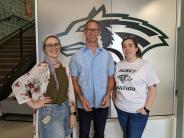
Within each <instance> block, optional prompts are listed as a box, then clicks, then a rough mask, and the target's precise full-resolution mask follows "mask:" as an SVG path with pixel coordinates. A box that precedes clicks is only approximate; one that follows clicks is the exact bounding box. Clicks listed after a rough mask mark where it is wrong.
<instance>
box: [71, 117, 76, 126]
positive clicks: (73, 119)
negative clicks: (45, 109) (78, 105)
mask: <svg viewBox="0 0 184 138" xmlns="http://www.w3.org/2000/svg"><path fill="white" fill-rule="evenodd" d="M75 126H76V115H70V128H74V127H75Z"/></svg>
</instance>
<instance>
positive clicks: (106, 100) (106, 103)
mask: <svg viewBox="0 0 184 138" xmlns="http://www.w3.org/2000/svg"><path fill="white" fill-rule="evenodd" d="M110 98H111V95H110V94H108V95H107V94H106V95H105V96H104V98H103V101H102V104H101V106H100V107H101V108H106V107H108V106H109V102H110Z"/></svg>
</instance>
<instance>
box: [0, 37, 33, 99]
mask: <svg viewBox="0 0 184 138" xmlns="http://www.w3.org/2000/svg"><path fill="white" fill-rule="evenodd" d="M20 43H22V49H21V48H20ZM21 51H22V52H21ZM35 53H36V40H35V37H23V38H22V42H20V38H18V37H16V38H14V39H12V40H11V41H9V42H8V43H7V44H6V45H4V46H3V47H1V48H0V67H1V68H0V93H2V91H1V90H2V88H3V86H4V85H5V82H6V81H7V80H8V79H9V78H11V77H12V76H14V75H15V72H17V71H19V69H20V66H22V65H23V64H24V63H25V62H26V61H27V60H29V59H30V58H31V57H33V56H35ZM20 75H22V74H20ZM17 77H18V76H17ZM0 95H1V96H2V94H0ZM7 95H8V94H7ZM7 95H6V96H7ZM2 98H5V97H0V99H2Z"/></svg>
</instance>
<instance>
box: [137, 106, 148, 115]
mask: <svg viewBox="0 0 184 138" xmlns="http://www.w3.org/2000/svg"><path fill="white" fill-rule="evenodd" d="M136 112H137V113H141V114H143V115H148V113H146V111H145V110H144V107H143V108H140V109H138V110H137V111H136Z"/></svg>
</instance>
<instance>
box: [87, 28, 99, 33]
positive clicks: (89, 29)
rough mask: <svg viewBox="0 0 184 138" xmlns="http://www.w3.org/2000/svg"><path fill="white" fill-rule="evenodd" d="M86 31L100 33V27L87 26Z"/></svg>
mask: <svg viewBox="0 0 184 138" xmlns="http://www.w3.org/2000/svg"><path fill="white" fill-rule="evenodd" d="M86 32H87V33H91V32H94V33H98V32H99V29H92V28H86Z"/></svg>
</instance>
